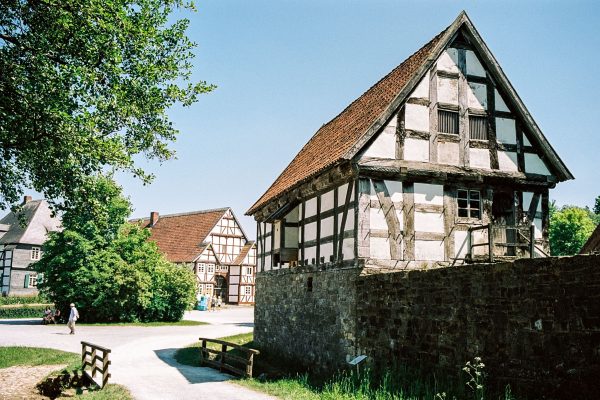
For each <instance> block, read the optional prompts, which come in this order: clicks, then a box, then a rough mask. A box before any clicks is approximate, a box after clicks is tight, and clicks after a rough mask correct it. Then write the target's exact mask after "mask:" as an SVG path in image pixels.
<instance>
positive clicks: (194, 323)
mask: <svg viewBox="0 0 600 400" xmlns="http://www.w3.org/2000/svg"><path fill="white" fill-rule="evenodd" d="M197 325H209V323H208V322H202V321H189V320H181V321H177V322H113V323H105V322H99V323H85V322H84V323H81V324H80V323H77V326H145V327H154V326H197Z"/></svg>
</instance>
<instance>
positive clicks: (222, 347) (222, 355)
mask: <svg viewBox="0 0 600 400" xmlns="http://www.w3.org/2000/svg"><path fill="white" fill-rule="evenodd" d="M225 354H227V345H226V344H225V343H223V344H222V345H221V366H220V367H219V371H223V366H224V365H225Z"/></svg>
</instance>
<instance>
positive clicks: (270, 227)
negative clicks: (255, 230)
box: [264, 224, 273, 233]
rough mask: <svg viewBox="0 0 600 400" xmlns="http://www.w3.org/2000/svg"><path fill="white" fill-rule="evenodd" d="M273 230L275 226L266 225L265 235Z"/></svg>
mask: <svg viewBox="0 0 600 400" xmlns="http://www.w3.org/2000/svg"><path fill="white" fill-rule="evenodd" d="M271 230H273V224H264V231H265V233H269V232H271Z"/></svg>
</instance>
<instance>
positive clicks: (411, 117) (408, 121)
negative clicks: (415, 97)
mask: <svg viewBox="0 0 600 400" xmlns="http://www.w3.org/2000/svg"><path fill="white" fill-rule="evenodd" d="M404 128H406V129H410V130H413V131H420V132H429V108H428V107H425V106H422V105H420V104H406V105H405V106H404Z"/></svg>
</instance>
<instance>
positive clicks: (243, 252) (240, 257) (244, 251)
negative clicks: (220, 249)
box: [233, 240, 255, 265]
mask: <svg viewBox="0 0 600 400" xmlns="http://www.w3.org/2000/svg"><path fill="white" fill-rule="evenodd" d="M254 243H255V242H254V240H250V241H248V242H246V244H245V245H244V247H242V250H241V251H240V254H239V255H238V256H237V257H236V258H235V260H233V264H234V265H241V264H242V263H243V262H244V258H245V257H246V255H248V252H250V249H251V248H252V246H254Z"/></svg>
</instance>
